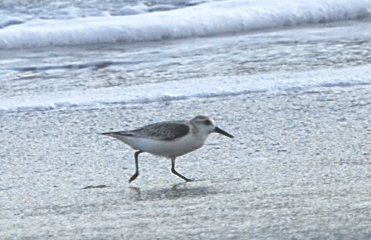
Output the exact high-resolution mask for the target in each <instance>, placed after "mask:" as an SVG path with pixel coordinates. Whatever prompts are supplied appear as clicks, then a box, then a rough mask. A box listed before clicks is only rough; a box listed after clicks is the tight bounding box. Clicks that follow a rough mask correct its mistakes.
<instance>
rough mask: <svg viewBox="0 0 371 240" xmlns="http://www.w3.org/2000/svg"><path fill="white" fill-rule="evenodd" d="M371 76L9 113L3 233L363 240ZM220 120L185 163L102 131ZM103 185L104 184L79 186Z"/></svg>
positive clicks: (370, 156)
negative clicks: (354, 81) (344, 83)
mask: <svg viewBox="0 0 371 240" xmlns="http://www.w3.org/2000/svg"><path fill="white" fill-rule="evenodd" d="M370 112H371V86H370V85H363V86H349V87H319V88H314V89H310V91H298V92H295V91H282V92H265V93H250V94H244V95H237V96H227V97H217V98H192V99H186V100H176V101H169V102H152V103H146V104H126V105H100V106H96V107H84V108H76V109H72V110H69V109H64V110H63V109H58V110H48V111H35V112H19V113H17V112H10V113H2V114H1V116H0V118H1V120H2V121H1V128H0V129H1V133H2V135H3V138H2V140H1V145H2V146H3V148H2V149H1V150H0V155H1V156H2V161H1V163H0V169H2V170H1V174H0V177H1V181H0V182H1V186H0V198H1V202H2V204H1V207H0V210H1V212H2V216H1V217H0V226H1V227H0V229H1V233H0V238H1V239H47V238H53V239H69V238H74V239H120V238H121V239H128V238H131V239H133V238H135V239H148V238H152V239H160V238H161V239H175V238H177V239H179V238H188V239H189V238H190V239H197V238H201V237H203V238H208V239H220V238H223V239H247V238H252V239H293V238H297V239H313V238H314V239H315V238H318V239H339V238H340V239H349V238H356V239H369V238H370V237H371V233H370V232H371V227H370V226H371V217H369V216H371V197H370V196H369V189H370V187H371V182H370V181H369V180H370V174H369V173H370V172H371V164H370V162H369V161H370V160H371V152H370V142H371V124H370V118H369V113H370ZM198 114H205V115H209V116H211V117H213V118H214V119H215V120H216V122H217V124H218V125H219V126H220V127H221V128H223V129H225V130H226V131H228V132H230V133H231V134H233V135H235V139H233V140H230V139H228V138H224V137H223V136H218V135H211V136H210V137H209V140H208V142H207V144H206V145H205V146H204V147H203V148H201V149H200V150H198V151H195V152H193V153H190V154H187V155H185V156H182V157H180V158H179V160H177V170H178V171H179V172H181V173H182V174H184V175H185V176H187V177H190V178H198V179H200V180H199V181H196V182H194V183H193V182H192V183H186V184H185V183H183V182H182V181H181V180H180V179H178V178H177V177H176V176H173V174H172V173H171V172H170V161H169V160H167V159H162V158H158V157H154V156H152V155H149V154H143V157H142V158H141V161H140V176H139V177H138V179H136V180H135V181H134V182H133V183H132V184H128V183H127V181H128V180H129V177H130V176H131V175H132V174H133V171H134V159H133V155H134V151H133V150H131V149H129V148H128V147H127V146H125V145H124V144H122V143H121V142H119V141H117V140H115V139H110V138H106V137H102V136H100V135H98V134H97V133H99V132H104V131H110V130H125V129H132V128H135V127H139V126H142V125H145V124H149V123H153V122H157V121H164V120H174V119H181V118H192V117H193V116H195V115H198ZM98 185H105V186H106V187H102V188H89V189H83V188H84V187H88V186H98Z"/></svg>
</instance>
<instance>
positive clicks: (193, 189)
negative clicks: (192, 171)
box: [129, 183, 217, 201]
mask: <svg viewBox="0 0 371 240" xmlns="http://www.w3.org/2000/svg"><path fill="white" fill-rule="evenodd" d="M129 189H130V193H131V198H132V200H135V201H156V200H163V199H167V200H176V199H179V198H194V197H200V196H206V195H210V194H217V191H216V190H214V189H212V188H211V187H206V186H189V185H187V184H186V183H181V184H175V185H173V186H172V187H171V188H160V189H149V190H147V189H146V190H142V189H141V188H139V187H129Z"/></svg>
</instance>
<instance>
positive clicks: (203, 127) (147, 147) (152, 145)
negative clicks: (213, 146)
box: [101, 116, 233, 183]
mask: <svg viewBox="0 0 371 240" xmlns="http://www.w3.org/2000/svg"><path fill="white" fill-rule="evenodd" d="M213 132H217V133H220V134H223V135H225V136H227V137H230V138H233V136H232V135H231V134H229V133H227V132H225V131H224V130H222V129H220V128H218V127H217V126H216V125H215V122H214V120H213V119H211V118H209V117H205V116H197V117H195V118H193V119H191V120H185V121H169V122H159V123H153V124H150V125H147V126H144V127H141V128H138V129H135V130H132V131H120V132H106V133H101V134H102V135H107V136H111V137H114V138H117V139H118V140H120V141H122V142H124V143H126V144H127V145H129V146H130V147H132V148H133V149H134V150H138V151H137V152H135V155H134V156H135V173H134V175H133V176H132V177H131V178H130V180H129V183H130V182H132V181H134V180H135V179H136V178H137V177H138V176H139V166H138V155H139V154H140V153H142V152H147V153H151V154H154V155H157V156H163V157H167V158H170V159H171V171H172V172H173V173H174V174H175V175H177V176H178V177H181V178H182V179H184V180H185V181H187V182H189V181H193V180H192V179H189V178H186V177H184V176H183V175H181V174H180V173H178V172H177V171H176V170H175V159H176V158H177V157H179V156H182V155H184V154H187V153H189V152H192V151H194V150H196V149H198V148H200V147H202V146H203V145H204V144H205V141H206V139H207V137H208V135H209V134H210V133H213Z"/></svg>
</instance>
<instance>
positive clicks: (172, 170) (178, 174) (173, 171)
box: [171, 158, 193, 182]
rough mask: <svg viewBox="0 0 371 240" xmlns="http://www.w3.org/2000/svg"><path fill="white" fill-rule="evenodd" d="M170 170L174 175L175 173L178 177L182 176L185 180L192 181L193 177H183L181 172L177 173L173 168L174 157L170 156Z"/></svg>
mask: <svg viewBox="0 0 371 240" xmlns="http://www.w3.org/2000/svg"><path fill="white" fill-rule="evenodd" d="M171 172H172V173H174V174H175V175H177V176H178V177H181V178H183V179H184V180H185V181H186V182H191V181H193V179H189V178H186V177H184V176H183V175H182V174H180V173H178V172H177V171H176V170H175V158H172V159H171Z"/></svg>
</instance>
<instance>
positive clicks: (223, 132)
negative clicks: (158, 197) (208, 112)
mask: <svg viewBox="0 0 371 240" xmlns="http://www.w3.org/2000/svg"><path fill="white" fill-rule="evenodd" d="M214 132H217V133H220V134H222V135H224V136H227V137H230V138H234V137H233V136H232V135H231V134H229V133H227V132H226V131H224V130H222V129H220V128H218V127H215V129H214Z"/></svg>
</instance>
